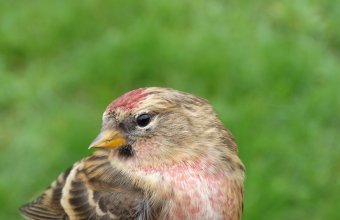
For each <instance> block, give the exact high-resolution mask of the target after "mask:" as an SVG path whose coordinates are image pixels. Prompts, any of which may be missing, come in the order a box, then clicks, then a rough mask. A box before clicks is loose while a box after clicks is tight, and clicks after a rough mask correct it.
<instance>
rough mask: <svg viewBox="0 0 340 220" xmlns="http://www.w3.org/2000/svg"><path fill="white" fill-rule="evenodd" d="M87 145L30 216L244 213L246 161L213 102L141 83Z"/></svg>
mask: <svg viewBox="0 0 340 220" xmlns="http://www.w3.org/2000/svg"><path fill="white" fill-rule="evenodd" d="M90 147H95V148H98V150H96V151H95V152H94V153H93V155H91V156H89V157H87V158H84V159H82V160H81V161H79V162H77V163H75V164H74V165H73V166H72V167H71V168H70V169H68V170H67V171H65V172H64V173H63V174H61V175H60V176H59V177H58V178H57V180H56V181H54V182H53V183H52V184H51V186H50V187H49V188H48V189H47V190H46V191H45V192H44V193H43V194H42V195H41V196H40V197H39V198H38V199H36V200H35V201H33V202H31V203H29V204H27V205H24V206H23V207H21V208H20V211H21V213H22V214H23V215H24V216H25V217H26V218H27V219H141V220H142V219H229V220H238V219H241V215H242V207H243V179H244V166H243V164H242V162H241V160H240V159H239V157H238V154H237V146H236V143H235V141H234V139H233V137H232V135H231V134H230V132H229V131H228V130H226V129H225V128H224V126H223V124H222V123H221V121H220V120H219V119H218V117H217V115H216V113H215V112H214V110H213V109H212V107H211V106H210V105H209V103H208V102H207V101H206V100H204V99H201V98H198V97H196V96H193V95H190V94H188V93H183V92H179V91H176V90H172V89H166V88H157V87H152V88H142V89H137V90H133V91H131V92H129V93H126V94H124V95H123V96H121V97H119V98H118V99H116V100H114V101H113V102H111V103H110V104H109V106H108V107H107V109H106V110H105V112H104V114H103V126H102V130H101V132H100V134H99V135H98V137H97V138H96V139H95V140H94V141H93V143H92V144H91V145H90Z"/></svg>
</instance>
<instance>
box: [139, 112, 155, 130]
mask: <svg viewBox="0 0 340 220" xmlns="http://www.w3.org/2000/svg"><path fill="white" fill-rule="evenodd" d="M150 121H151V116H150V115H149V114H147V113H143V114H141V115H139V116H138V117H137V118H136V122H137V125H138V126H140V127H145V126H147V125H148V124H149V123H150Z"/></svg>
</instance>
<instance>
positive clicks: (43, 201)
mask: <svg viewBox="0 0 340 220" xmlns="http://www.w3.org/2000/svg"><path fill="white" fill-rule="evenodd" d="M71 169H72V167H70V168H69V169H67V170H66V171H65V172H64V173H62V174H60V175H59V177H58V178H57V180H55V181H54V182H53V183H52V184H51V185H50V186H49V187H48V188H47V190H45V192H44V193H43V194H42V195H40V196H39V197H38V198H37V199H36V200H34V201H33V202H31V203H28V204H26V205H24V206H22V207H21V208H20V209H19V210H20V212H21V213H22V214H23V215H24V216H25V217H26V218H27V219H67V215H66V213H65V211H64V209H63V208H62V206H61V204H60V200H61V196H62V189H63V187H64V184H65V181H66V178H67V177H68V175H69V173H70V171H71Z"/></svg>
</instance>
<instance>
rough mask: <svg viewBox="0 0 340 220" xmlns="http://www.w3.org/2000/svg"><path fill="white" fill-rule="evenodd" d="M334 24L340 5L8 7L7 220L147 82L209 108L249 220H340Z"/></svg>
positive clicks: (4, 20) (4, 41)
mask: <svg viewBox="0 0 340 220" xmlns="http://www.w3.org/2000/svg"><path fill="white" fill-rule="evenodd" d="M339 15H340V4H339V2H338V1H337V0H327V1H321V0H314V1H313V0H310V1H307V0H301V1H300V0H299V1H293V0H292V1H274V0H268V1H261V0H260V1H259V0H257V1H255V0H253V1H236V0H230V1H222V0H221V1H218V0H209V1H207V0H206V1H202V0H172V1H165V0H157V1H156V0H145V1H131V0H125V1H95V0H83V1H68V0H59V1H44V0H41V1H0V117H1V118H0V120H1V121H0V172H1V176H0V204H1V205H0V219H19V218H20V217H19V214H18V212H17V207H18V206H20V205H21V204H23V203H25V202H27V201H28V200H30V199H32V198H33V197H35V196H36V195H38V194H39V193H40V192H42V190H43V189H44V188H45V187H46V186H48V185H49V183H50V182H51V181H52V180H53V179H54V178H55V177H56V176H57V175H58V174H59V172H61V171H62V170H64V169H65V168H67V167H68V166H69V165H71V164H72V163H73V162H75V161H77V160H79V159H80V158H82V157H84V156H86V155H88V154H90V151H89V150H87V147H88V145H89V143H90V142H91V141H92V140H93V138H94V137H95V136H96V135H97V133H98V131H99V129H100V125H101V114H102V112H103V111H104V109H105V107H106V105H107V104H108V103H109V102H110V101H111V100H113V99H114V98H115V97H117V96H119V95H121V94H122V93H124V92H126V91H129V90H131V89H134V88H139V87H146V86H165V87H172V88H175V89H178V90H183V91H187V92H191V93H194V94H196V95H199V96H202V97H204V98H206V99H208V100H209V101H210V102H211V103H212V105H213V106H214V107H215V109H216V110H217V112H218V113H219V114H220V116H221V118H222V120H223V122H224V123H225V125H226V127H228V128H229V129H230V130H231V131H232V133H233V134H234V136H235V138H236V139H237V141H238V144H239V152H240V157H241V158H242V160H243V161H244V163H245V165H246V167H247V178H246V182H245V210H244V219H270V220H271V219H320V220H325V219H340V211H339V210H340V176H339V172H340V148H339V147H340V146H339V142H340V114H339V112H340V97H339V96H340V95H339V94H340V89H339V87H340V58H339V56H340V19H339Z"/></svg>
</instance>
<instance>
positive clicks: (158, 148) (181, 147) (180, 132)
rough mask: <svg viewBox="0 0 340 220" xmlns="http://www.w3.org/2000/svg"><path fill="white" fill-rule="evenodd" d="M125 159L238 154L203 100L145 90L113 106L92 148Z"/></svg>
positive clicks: (163, 90)
mask: <svg viewBox="0 0 340 220" xmlns="http://www.w3.org/2000/svg"><path fill="white" fill-rule="evenodd" d="M91 147H95V148H109V149H112V150H113V152H114V154H116V155H117V156H118V157H120V158H122V159H133V158H135V159H136V158H138V159H137V160H144V161H146V162H148V163H152V161H159V160H162V163H166V162H169V163H171V162H174V161H178V160H185V159H186V158H193V157H198V156H200V155H204V154H207V152H210V154H216V155H217V154H221V155H225V154H237V149H236V144H235V142H234V141H233V138H232V136H231V135H230V133H229V132H228V131H227V130H226V129H224V127H223V125H222V123H221V122H220V120H219V119H218V117H217V115H216V113H215V112H214V110H213V109H212V107H211V105H209V104H208V102H207V101H206V100H204V99H201V98H198V97H196V96H193V95H190V94H188V93H183V92H179V91H176V90H173V89H167V88H157V87H152V88H141V89H136V90H133V91H131V92H128V93H126V94H124V95H123V96H121V97H119V98H117V99H116V100H114V101H113V102H111V103H110V104H109V106H108V107H107V109H106V110H105V112H104V114H103V125H102V130H101V132H100V134H99V135H98V137H97V138H96V139H95V140H94V141H93V142H92V143H91V145H90V148H91Z"/></svg>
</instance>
